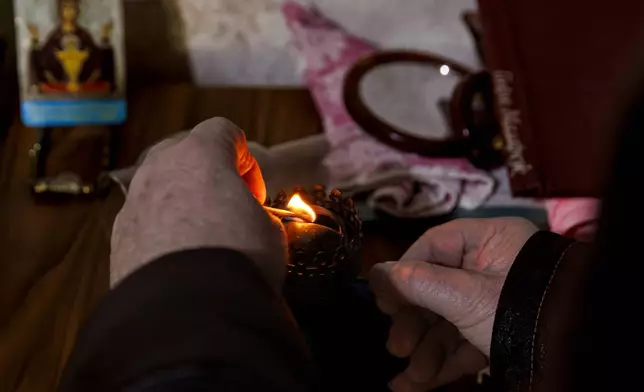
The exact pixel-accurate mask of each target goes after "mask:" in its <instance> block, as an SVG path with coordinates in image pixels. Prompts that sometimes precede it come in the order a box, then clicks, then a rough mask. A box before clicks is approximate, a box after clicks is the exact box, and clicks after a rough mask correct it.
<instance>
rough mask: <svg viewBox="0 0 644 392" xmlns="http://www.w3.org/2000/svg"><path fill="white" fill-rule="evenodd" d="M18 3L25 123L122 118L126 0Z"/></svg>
mask: <svg viewBox="0 0 644 392" xmlns="http://www.w3.org/2000/svg"><path fill="white" fill-rule="evenodd" d="M15 6H16V14H17V18H16V21H17V23H16V29H17V32H18V34H17V36H18V43H19V45H18V47H19V51H21V53H19V64H20V71H21V75H20V80H21V93H22V94H21V96H22V117H23V122H25V123H26V124H27V125H35V126H38V125H42V126H54V125H79V124H92V123H108V124H109V123H118V122H122V121H123V119H124V118H125V102H124V100H123V95H124V76H125V75H124V68H125V67H124V56H123V32H122V25H123V20H122V17H121V2H120V1H119V0H15ZM46 11H48V12H46Z"/></svg>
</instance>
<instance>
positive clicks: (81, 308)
mask: <svg viewBox="0 0 644 392" xmlns="http://www.w3.org/2000/svg"><path fill="white" fill-rule="evenodd" d="M128 103H129V105H128V106H129V112H130V114H129V119H128V121H127V122H126V124H124V125H123V126H119V127H112V128H108V127H77V128H67V129H55V130H52V131H51V132H52V134H53V137H52V139H53V146H52V150H51V153H50V156H49V159H48V162H47V165H46V168H47V172H48V173H57V172H60V171H62V170H70V169H71V170H75V169H78V170H79V171H82V170H83V169H84V168H85V167H86V166H87V164H86V162H87V161H93V162H96V161H97V158H96V156H97V154H98V152H97V151H96V149H93V146H95V143H92V140H96V138H97V135H101V134H103V133H104V132H115V133H116V135H117V136H118V139H119V142H120V143H119V145H118V148H117V149H116V150H117V151H116V153H117V158H118V159H117V161H118V165H119V166H120V167H126V166H129V165H131V164H132V163H133V162H135V160H136V159H137V157H138V155H139V154H140V152H141V151H142V150H143V149H145V148H146V147H148V146H150V145H151V144H153V143H155V142H156V141H158V140H161V139H164V138H165V137H167V136H168V135H171V134H173V133H175V132H178V131H180V130H185V129H190V128H191V127H193V126H194V125H196V124H198V123H199V122H200V121H202V120H205V119H207V118H210V117H214V116H224V117H227V118H229V119H231V120H232V121H233V122H235V123H236V124H237V125H239V126H240V127H241V128H242V129H244V130H245V131H246V133H247V135H248V138H249V140H255V141H258V142H260V143H262V144H264V145H266V146H270V145H274V144H278V143H281V142H284V141H288V140H293V139H297V138H300V137H304V136H308V135H311V134H315V133H318V132H320V131H321V125H320V121H319V118H318V115H317V112H316V110H315V107H314V105H313V102H312V100H311V97H310V96H309V93H308V92H307V91H306V90H303V89H245V88H195V87H193V86H191V85H189V84H169V85H143V86H139V87H134V88H132V89H131V92H130V94H129V97H128ZM36 134H37V130H35V129H31V128H26V127H24V126H22V125H21V124H20V121H19V119H16V120H15V121H14V122H13V126H12V127H11V129H10V130H9V133H8V134H7V135H6V137H5V139H4V141H3V142H2V146H1V148H0V154H1V155H0V392H5V391H26V392H31V391H33V392H47V391H53V390H54V389H55V386H56V384H57V382H58V380H59V377H60V375H61V372H62V370H63V367H64V364H65V361H66V359H67V357H68V355H69V353H70V351H71V349H72V347H73V345H74V341H75V338H76V334H77V333H78V331H79V329H80V327H81V326H82V324H83V321H84V320H85V318H86V317H87V315H88V314H89V312H90V311H91V310H92V308H93V306H94V305H95V304H96V303H97V301H99V300H100V299H101V298H102V297H103V296H104V295H105V293H106V292H107V290H108V275H109V244H110V235H111V227H112V223H113V220H114V217H115V216H116V214H117V213H118V211H119V209H120V207H121V205H122V203H123V200H124V199H123V196H122V194H121V192H120V190H119V189H118V188H117V187H116V186H114V187H112V188H111V189H109V191H108V192H107V194H106V195H105V196H102V197H94V198H87V199H80V198H73V199H62V200H60V199H59V200H52V199H36V198H34V197H33V195H32V194H31V192H30V186H29V176H28V173H29V158H28V151H29V149H30V147H31V146H32V145H33V144H34V142H35V141H36ZM366 229H367V233H366V235H365V249H366V252H365V253H366V254H365V262H366V266H368V265H371V264H373V263H375V262H381V261H386V260H394V259H396V258H397V257H399V256H400V254H402V252H403V251H404V250H405V248H406V247H407V246H408V245H409V244H411V243H412V242H413V240H414V239H415V238H417V237H416V236H417V235H418V233H420V232H421V231H422V230H421V231H419V230H418V228H416V229H413V230H411V231H413V233H411V231H410V233H411V234H407V232H406V231H405V230H403V229H401V227H393V228H392V225H391V222H382V224H380V223H377V222H376V223H375V224H372V225H369V226H367V228H366ZM421 229H422V228H421ZM457 390H461V389H460V388H458V389H457Z"/></svg>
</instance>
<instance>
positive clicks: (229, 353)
mask: <svg viewBox="0 0 644 392" xmlns="http://www.w3.org/2000/svg"><path fill="white" fill-rule="evenodd" d="M312 369H313V367H312V366H311V362H310V360H309V358H308V354H307V351H306V349H305V345H304V343H303V341H302V338H301V335H300V333H299V330H298V328H297V326H296V325H295V323H294V321H293V319H292V317H291V316H290V312H289V311H288V308H287V307H286V305H285V304H284V302H283V300H282V298H281V297H280V296H279V295H277V294H275V293H274V292H273V291H272V290H271V289H270V288H269V287H268V285H267V284H266V283H265V282H264V281H263V280H262V278H261V276H260V275H259V273H258V271H257V269H256V267H255V266H254V264H253V263H252V262H251V261H250V260H249V259H248V258H247V257H245V256H244V255H242V254H240V253H237V252H234V251H231V250H226V249H198V250H189V251H182V252H178V253H174V254H170V255H167V256H164V257H162V258H160V259H159V260H156V261H154V262H152V263H150V264H148V265H147V266H145V267H143V268H141V269H140V270H139V271H137V272H135V273H134V274H132V275H131V276H129V277H128V278H126V279H125V280H124V281H123V282H122V283H120V284H119V285H118V286H117V287H116V288H115V289H114V290H112V291H111V292H110V293H109V294H108V296H107V298H106V299H105V300H104V301H103V302H102V303H101V304H100V305H99V306H98V308H97V309H96V311H95V312H94V314H93V316H92V317H91V318H90V320H89V321H88V323H87V324H86V326H85V327H84V329H83V330H82V331H81V334H80V335H79V338H78V341H77V343H76V346H75V348H74V350H73V352H72V355H71V357H70V359H69V361H68V363H67V367H66V369H65V371H64V374H63V377H62V380H61V384H60V390H61V391H63V392H75V391H110V392H112V391H155V392H165V391H173V392H177V391H202V390H204V391H206V390H207V391H211V390H217V391H229V390H230V391H232V390H234V391H251V390H252V391H257V390H262V391H278V390H279V391H306V390H311V389H312V388H311V385H313V384H314V376H313V371H312Z"/></svg>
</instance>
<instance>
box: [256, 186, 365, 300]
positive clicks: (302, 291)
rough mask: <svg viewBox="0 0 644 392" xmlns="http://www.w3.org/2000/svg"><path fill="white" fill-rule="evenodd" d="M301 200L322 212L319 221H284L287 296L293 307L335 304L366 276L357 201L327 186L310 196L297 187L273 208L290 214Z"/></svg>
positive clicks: (275, 202)
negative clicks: (362, 270)
mask: <svg viewBox="0 0 644 392" xmlns="http://www.w3.org/2000/svg"><path fill="white" fill-rule="evenodd" d="M295 194H298V195H300V197H301V198H302V200H304V202H305V203H306V204H308V205H309V206H311V207H312V209H313V210H314V211H315V213H316V219H315V221H314V222H304V221H302V220H299V219H293V218H283V219H282V223H283V224H284V227H285V229H286V234H287V237H288V252H289V262H288V265H287V270H288V274H287V277H286V284H285V288H284V294H285V297H286V299H287V301H288V302H289V305H291V307H300V306H312V305H315V304H323V303H328V302H333V301H335V300H336V299H337V296H338V295H339V294H340V293H341V292H342V290H343V288H344V287H346V286H348V285H350V284H351V283H352V282H354V281H355V279H356V277H357V275H358V273H359V272H360V264H361V257H360V251H361V246H362V231H361V230H362V221H361V220H360V216H359V215H358V212H357V211H356V208H355V205H354V203H353V200H352V199H351V198H345V197H343V196H342V193H341V192H340V191H339V190H337V189H334V190H332V191H331V192H330V193H328V194H327V192H326V190H325V189H324V187H322V186H319V185H318V186H315V187H313V188H312V189H311V191H310V192H308V191H307V190H306V189H304V188H302V187H295V188H294V189H293V190H292V192H290V193H287V192H284V191H282V192H280V193H279V194H278V195H277V197H276V198H275V199H274V200H273V201H271V200H268V201H267V202H266V204H267V205H269V206H271V207H274V208H280V209H286V208H287V204H288V201H289V200H290V199H291V197H292V196H293V195H295Z"/></svg>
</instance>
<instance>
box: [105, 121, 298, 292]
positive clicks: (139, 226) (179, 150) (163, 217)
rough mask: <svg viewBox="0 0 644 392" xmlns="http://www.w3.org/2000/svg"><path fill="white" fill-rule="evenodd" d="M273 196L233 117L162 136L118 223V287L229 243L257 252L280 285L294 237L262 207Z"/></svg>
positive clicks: (113, 269)
mask: <svg viewBox="0 0 644 392" xmlns="http://www.w3.org/2000/svg"><path fill="white" fill-rule="evenodd" d="M265 199H266V186H265V184H264V180H263V178H262V174H261V171H260V169H259V166H258V165H257V162H256V161H255V158H253V156H252V155H251V154H250V153H249V152H248V149H247V146H246V137H245V135H244V132H243V131H242V130H240V129H239V128H237V126H235V125H234V124H233V123H231V122H230V121H228V120H226V119H223V118H214V119H210V120H207V121H205V122H203V123H201V124H199V125H197V126H196V127H195V128H194V129H193V130H192V131H190V132H185V133H182V134H179V135H177V136H175V137H174V138H171V139H168V140H165V141H163V142H161V143H159V144H158V145H156V146H154V147H153V148H152V149H151V150H150V152H149V153H148V154H147V156H146V157H145V160H144V161H143V163H142V164H141V166H140V167H139V168H138V170H137V171H136V174H135V175H134V178H133V179H132V182H131V184H130V189H129V192H128V194H127V197H126V200H125V204H124V205H123V208H122V209H121V211H120V212H119V214H118V216H117V217H116V220H115V222H114V227H113V230H112V246H111V257H110V281H111V284H112V286H114V285H115V284H117V283H118V282H119V281H121V280H122V279H124V278H125V277H126V276H127V275H129V274H131V273H132V272H134V271H135V270H136V269H138V268H140V267H142V266H143V265H145V264H147V263H149V262H151V261H153V260H155V259H157V258H159V257H160V256H163V255H165V254H168V253H171V252H176V251H180V250H184V249H194V248H202V247H224V248H229V249H234V250H238V251H240V252H243V253H244V254H246V255H247V256H249V257H251V258H252V259H253V260H254V261H255V263H256V264H257V265H258V267H259V269H260V271H261V273H262V274H263V275H264V277H265V278H266V280H267V282H268V283H269V284H270V285H271V286H272V287H273V288H274V289H275V290H276V291H279V290H280V288H281V286H282V283H283V281H284V277H285V273H286V269H285V264H286V236H285V233H284V230H283V227H282V225H281V224H280V222H279V221H278V220H277V219H275V218H273V217H272V216H270V215H269V214H267V213H266V212H265V211H264V209H263V208H262V206H261V203H263V202H264V200H265Z"/></svg>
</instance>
